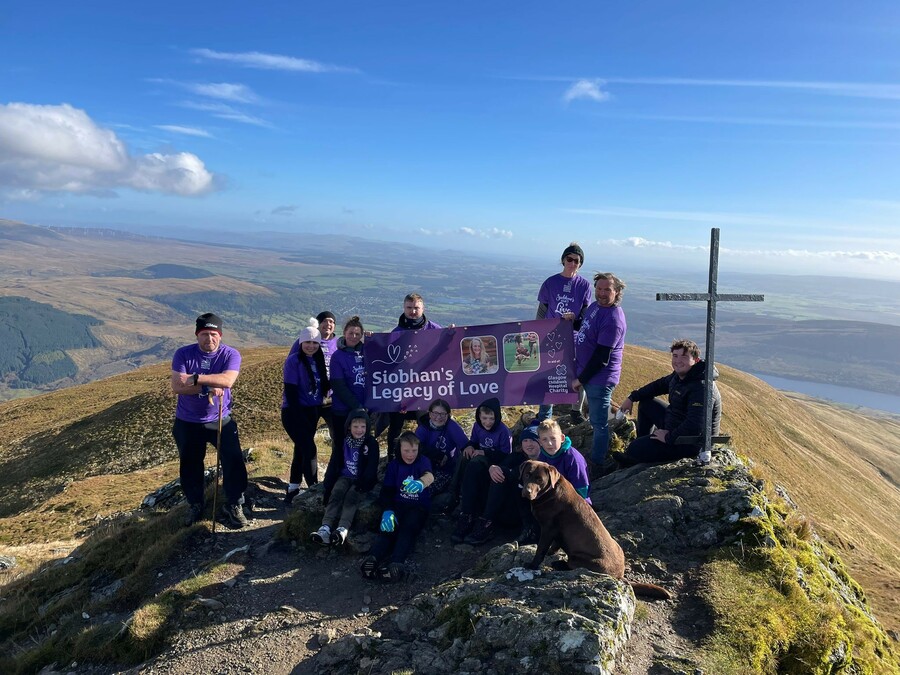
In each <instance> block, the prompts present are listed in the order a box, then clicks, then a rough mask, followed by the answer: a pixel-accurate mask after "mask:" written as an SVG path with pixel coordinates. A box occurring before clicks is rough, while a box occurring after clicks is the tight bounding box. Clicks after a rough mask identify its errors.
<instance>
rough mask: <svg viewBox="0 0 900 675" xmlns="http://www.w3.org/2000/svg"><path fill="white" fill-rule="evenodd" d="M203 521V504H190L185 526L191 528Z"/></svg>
mask: <svg viewBox="0 0 900 675" xmlns="http://www.w3.org/2000/svg"><path fill="white" fill-rule="evenodd" d="M202 519H203V504H188V510H187V515H185V517H184V526H185V527H190V526H191V525H193V524H194V523H196V522H197V521H198V520H202Z"/></svg>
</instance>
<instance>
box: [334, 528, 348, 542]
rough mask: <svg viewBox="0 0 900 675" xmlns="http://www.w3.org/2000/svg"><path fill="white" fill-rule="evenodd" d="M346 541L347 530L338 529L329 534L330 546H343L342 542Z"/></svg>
mask: <svg viewBox="0 0 900 675" xmlns="http://www.w3.org/2000/svg"><path fill="white" fill-rule="evenodd" d="M345 541H347V528H346V527H339V528H338V529H336V530H335V531H334V532H332V533H331V545H332V546H343V544H344V542H345Z"/></svg>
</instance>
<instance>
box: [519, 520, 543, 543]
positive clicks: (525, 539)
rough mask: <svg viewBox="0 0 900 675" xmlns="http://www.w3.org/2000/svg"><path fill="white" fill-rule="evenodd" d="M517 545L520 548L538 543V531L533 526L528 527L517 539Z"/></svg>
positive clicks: (524, 528) (523, 529)
mask: <svg viewBox="0 0 900 675" xmlns="http://www.w3.org/2000/svg"><path fill="white" fill-rule="evenodd" d="M516 543H517V544H518V545H519V546H528V545H529V544H536V543H538V533H537V530H535V529H534V527H532V526H531V525H526V526H525V527H523V528H522V531H521V532H519V536H518V537H516Z"/></svg>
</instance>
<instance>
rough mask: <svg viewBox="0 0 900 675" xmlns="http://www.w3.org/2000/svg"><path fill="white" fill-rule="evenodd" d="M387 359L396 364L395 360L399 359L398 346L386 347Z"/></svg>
mask: <svg viewBox="0 0 900 675" xmlns="http://www.w3.org/2000/svg"><path fill="white" fill-rule="evenodd" d="M387 353H388V358H389V359H390V360H391V361H392V362H393V363H396V362H397V359H398V358H399V357H400V345H388V348H387Z"/></svg>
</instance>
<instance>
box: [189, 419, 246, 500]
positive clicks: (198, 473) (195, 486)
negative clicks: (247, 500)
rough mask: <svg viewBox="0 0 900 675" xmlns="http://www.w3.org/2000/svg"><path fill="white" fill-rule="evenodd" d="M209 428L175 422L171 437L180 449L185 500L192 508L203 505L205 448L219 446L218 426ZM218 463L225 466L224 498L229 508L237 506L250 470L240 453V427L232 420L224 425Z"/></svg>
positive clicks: (200, 424) (223, 474)
mask: <svg viewBox="0 0 900 675" xmlns="http://www.w3.org/2000/svg"><path fill="white" fill-rule="evenodd" d="M209 426H210V427H213V428H211V429H210V428H207V426H206V425H204V424H202V423H201V422H185V421H184V420H180V419H177V418H176V419H175V425H174V426H173V427H172V435H173V436H174V437H175V445H177V446H178V457H179V459H180V470H179V473H180V477H181V490H182V492H184V496H185V499H187V500H188V502H189V503H191V504H200V505H201V506H202V505H203V492H204V487H205V485H204V482H203V472H204V468H205V467H204V460H205V458H206V446H207V445H210V444H211V445H212V446H213V447H215V445H216V437H217V436H218V428H217V425H216V424H215V423H211V424H210V425H209ZM219 460H220V461H221V462H222V485H223V487H224V488H225V498H226V499H227V500H228V503H229V504H238V503H239V502H240V499H241V497H242V496H243V495H244V490H246V489H247V466H246V464H244V454H243V452H241V441H240V438H238V428H237V423H236V422H235V421H234V418H233V417H232V418H229V420H228V422H227V423H226V424H223V425H222V447H221V448H219Z"/></svg>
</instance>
